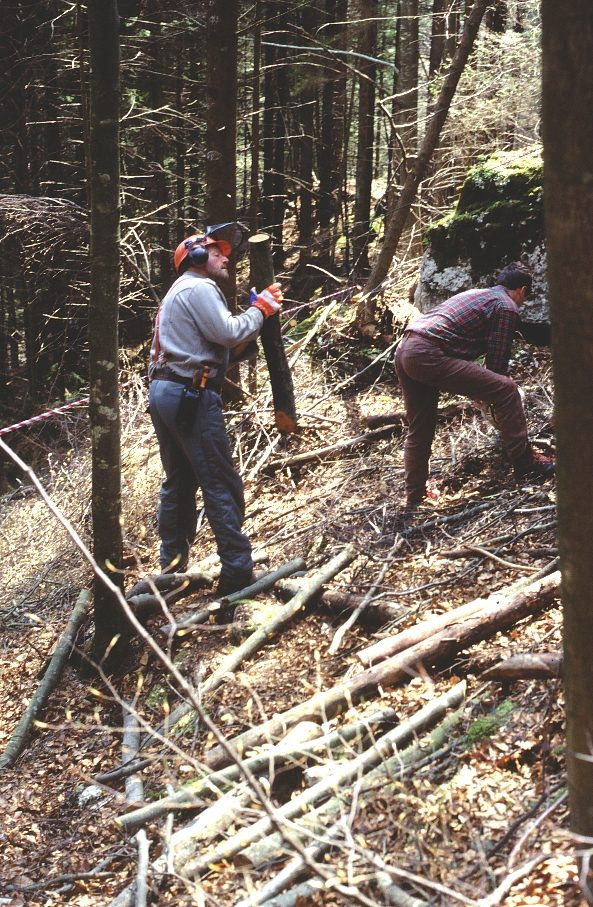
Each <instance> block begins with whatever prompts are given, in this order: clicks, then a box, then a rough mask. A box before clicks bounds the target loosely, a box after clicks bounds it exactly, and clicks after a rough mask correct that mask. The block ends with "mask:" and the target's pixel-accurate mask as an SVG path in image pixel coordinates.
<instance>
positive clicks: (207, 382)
mask: <svg viewBox="0 0 593 907" xmlns="http://www.w3.org/2000/svg"><path fill="white" fill-rule="evenodd" d="M229 226H232V225H229V224H226V225H219V227H209V228H208V230H207V231H206V233H205V234H204V235H202V236H190V237H189V238H188V239H186V240H184V241H183V242H182V243H180V244H179V246H178V247H177V249H176V250H175V255H174V263H175V268H176V271H177V273H178V275H179V276H178V277H177V280H176V281H175V282H174V283H173V285H172V287H171V289H170V290H169V292H168V293H167V294H166V296H165V297H164V299H163V301H162V303H161V306H160V309H159V312H158V315H157V320H156V325H155V332H154V337H153V341H152V350H151V366H150V370H149V376H150V415H151V418H152V422H153V425H154V429H155V431H156V435H157V438H158V442H159V447H160V454H161V460H162V463H163V468H164V471H165V478H164V481H163V484H162V487H161V493H160V505H159V512H158V529H159V535H160V538H161V548H160V563H161V569H162V570H163V572H165V571H167V570H179V571H182V570H184V569H185V567H186V566H187V562H188V557H189V550H190V547H191V545H192V543H193V541H194V539H195V535H196V524H197V510H196V491H197V489H198V488H201V490H202V495H203V501H204V509H205V512H206V516H207V518H208V522H209V523H210V526H211V528H212V531H213V533H214V536H215V539H216V545H217V550H218V554H219V556H220V560H221V565H222V567H221V574H220V581H219V584H218V589H217V593H218V594H219V595H228V594H230V593H231V592H234V591H237V590H239V589H243V588H244V587H245V586H247V585H249V583H250V582H251V581H252V578H253V561H252V557H251V545H250V543H249V540H248V539H247V537H246V536H245V535H244V534H243V532H242V531H241V527H242V525H243V518H244V513H245V503H244V497H243V483H242V481H241V478H240V476H239V474H238V473H237V471H236V469H235V467H234V465H233V461H232V457H231V449H230V445H229V442H228V438H227V435H226V430H225V425H224V418H223V412H222V400H221V396H220V392H221V386H222V381H223V378H224V373H225V371H226V368H227V366H228V364H229V360H230V359H231V358H232V355H231V351H233V350H237V349H238V348H242V347H244V346H246V344H248V343H250V342H252V341H254V340H255V338H256V337H257V335H258V334H259V332H260V330H261V327H262V325H263V323H264V320H265V319H266V318H267V317H268V316H270V315H274V314H275V313H276V312H278V311H279V310H280V307H281V301H282V294H281V291H280V285H279V284H273V285H272V286H271V287H268V289H267V290H264V291H263V292H262V293H260V294H252V301H251V305H250V306H249V308H248V309H247V311H245V312H242V313H241V314H240V315H233V314H231V312H230V311H229V308H228V305H227V302H226V299H225V297H224V295H223V293H222V292H221V290H220V289H219V287H218V282H219V281H224V280H226V279H227V278H228V270H227V268H228V260H229V255H230V254H231V252H232V246H231V245H230V243H229V242H227V241H226V240H225V239H221V238H217V236H218V237H219V236H220V235H221V234H222V235H224V231H223V230H222V229H221V227H227V228H228V227H229Z"/></svg>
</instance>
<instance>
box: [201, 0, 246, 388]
mask: <svg viewBox="0 0 593 907" xmlns="http://www.w3.org/2000/svg"><path fill="white" fill-rule="evenodd" d="M238 9H239V4H238V0H207V3H206V17H207V20H206V21H207V30H208V38H207V43H206V47H207V51H206V67H207V76H206V80H207V81H206V94H207V101H208V109H207V114H206V154H205V158H206V161H205V172H206V194H205V198H204V207H205V212H206V223H207V224H220V223H224V222H225V221H233V220H235V219H236V217H237V175H236V173H237V139H236V132H237V17H238ZM235 265H236V262H235V261H234V258H231V261H230V262H229V277H230V281H229V285H228V286H225V288H224V292H225V296H226V297H227V300H228V303H229V306H230V308H231V311H233V312H234V311H236V283H235ZM237 376H238V371H236V370H235V377H237ZM229 377H231V378H232V380H235V378H234V377H233V374H232V373H230V374H229Z"/></svg>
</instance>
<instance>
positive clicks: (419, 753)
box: [234, 704, 464, 869]
mask: <svg viewBox="0 0 593 907" xmlns="http://www.w3.org/2000/svg"><path fill="white" fill-rule="evenodd" d="M463 712H464V704H462V705H461V706H460V707H459V708H458V709H456V711H454V712H451V713H450V714H448V715H447V716H446V717H445V718H444V720H443V721H441V722H440V723H439V724H438V725H437V726H436V727H435V728H434V730H432V731H430V734H429V737H428V740H426V741H425V740H423V741H422V742H421V743H414V744H412V745H411V746H408V747H406V748H405V749H403V750H401V751H399V752H398V753H397V754H396V755H395V756H392V757H391V758H390V759H385V760H384V761H383V762H382V763H381V764H380V765H379V766H377V768H374V769H372V770H371V771H370V772H368V773H367V774H366V775H365V776H364V778H363V779H362V780H361V781H360V782H358V783H357V789H356V796H357V797H358V798H359V803H360V804H361V805H362V803H364V802H365V794H367V793H371V794H374V793H375V792H376V790H377V788H381V792H382V795H384V796H385V795H386V794H387V792H388V789H389V785H390V783H393V782H394V781H396V782H397V783H398V784H400V783H401V780H402V778H404V777H405V776H406V775H408V774H410V772H411V771H413V770H414V769H415V768H416V766H417V765H418V764H419V763H424V762H425V761H426V759H427V758H430V757H431V756H434V755H435V754H437V753H438V752H440V751H442V748H443V746H444V745H445V744H446V743H447V742H448V741H450V739H451V734H452V733H453V731H454V729H455V727H456V726H457V725H458V724H459V722H460V721H461V719H462V717H463ZM335 767H336V766H335V764H334V763H331V764H330V765H329V766H328V771H331V772H334V771H335ZM349 792H350V789H349V788H347V789H345V790H344V791H339V792H338V793H337V794H335V795H334V796H333V797H330V798H329V799H328V800H326V801H325V802H324V803H322V804H321V805H320V806H318V807H316V808H314V809H311V810H309V811H307V812H306V813H305V814H304V815H303V816H302V818H301V819H300V820H299V821H298V822H296V823H293V824H292V826H291V831H292V833H293V835H295V834H296V835H297V837H299V838H300V839H301V840H303V841H306V840H307V839H308V838H310V837H311V836H313V835H321V834H323V833H324V830H325V829H326V828H327V826H328V824H329V823H330V822H332V821H334V819H335V818H336V817H337V816H339V815H343V814H344V811H345V803H344V801H345V799H346V796H347V795H348V794H349ZM398 793H400V794H401V791H398ZM286 856H287V846H286V842H285V841H284V839H283V836H282V834H281V832H273V833H272V834H271V835H269V836H267V837H266V838H263V839H262V840H260V841H256V842H255V843H254V844H251V845H250V846H249V847H246V848H245V850H242V851H241V853H240V854H237V856H236V857H235V861H234V862H235V865H236V866H239V867H241V868H242V867H244V866H245V867H247V866H249V867H251V868H252V869H257V868H263V866H264V865H266V866H269V865H270V863H272V862H274V861H277V860H278V859H281V858H283V857H286Z"/></svg>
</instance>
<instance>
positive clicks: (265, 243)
mask: <svg viewBox="0 0 593 907" xmlns="http://www.w3.org/2000/svg"><path fill="white" fill-rule="evenodd" d="M249 254H250V284H251V285H252V286H254V287H255V288H256V290H260V291H261V290H264V289H265V288H266V287H268V286H270V284H272V283H274V279H275V278H274V264H273V261H272V250H271V246H270V237H269V236H268V235H267V234H266V233H257V234H256V235H255V236H251V237H250V239H249ZM260 338H261V344H262V347H263V349H264V354H265V357H266V363H267V365H268V371H269V373H270V384H271V386H272V397H273V400H274V420H275V422H276V428H277V429H278V431H280V432H282V433H283V434H289V433H290V432H293V431H296V427H297V413H296V403H295V399H294V387H293V383H292V375H291V373H290V366H289V365H288V360H287V358H286V351H285V349H284V343H283V342H282V333H281V330H280V316H279V315H271V316H270V317H269V318H266V320H265V321H264V325H263V327H262V329H261V334H260Z"/></svg>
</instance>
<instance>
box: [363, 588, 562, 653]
mask: <svg viewBox="0 0 593 907" xmlns="http://www.w3.org/2000/svg"><path fill="white" fill-rule="evenodd" d="M553 575H554V576H556V580H555V581H554V582H555V583H556V591H559V589H560V573H559V572H558V573H556V574H553ZM538 583H539V580H537V581H536V582H535V584H534V588H536V589H537V588H539V586H538ZM523 588H525V587H523ZM526 588H531V587H530V586H528V587H526ZM542 590H543V591H542V594H544V595H547V594H548V586H547V585H546V586H544V587H542ZM517 595H520V590H517V587H516V586H511V587H507V588H506V589H501V590H499V591H498V592H494V593H493V594H492V595H490V596H488V598H477V599H474V600H473V601H471V602H466V604H465V605H461V606H460V607H459V608H453V609H452V610H451V611H447V612H446V613H445V614H439V615H436V616H435V617H431V618H429V619H428V620H422V621H420V622H419V623H417V624H414V625H413V626H412V627H408V628H407V629H406V630H402V631H401V633H396V634H395V635H393V636H387V637H386V638H385V639H380V640H379V641H378V642H376V643H373V645H371V646H367V647H366V649H361V650H360V652H357V658H358V660H359V661H360V662H362V664H363V665H365V667H372V665H374V664H377V663H378V662H381V661H383V660H384V659H386V658H389V657H391V656H392V655H397V654H398V653H399V652H404V651H405V650H406V649H409V648H410V647H411V646H415V645H417V644H418V643H421V642H423V641H424V640H427V639H430V637H432V636H434V635H435V634H436V633H439V632H440V631H441V630H443V629H444V628H445V627H450V626H452V625H453V624H457V623H459V622H460V621H464V620H466V619H468V618H470V617H474V618H478V617H479V615H480V614H484V615H487V614H489V613H491V611H492V609H493V608H495V609H496V608H498V609H500V612H501V613H504V612H505V610H506V609H507V608H510V610H511V611H512V609H513V605H512V602H513V601H515V599H516V597H517Z"/></svg>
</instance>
